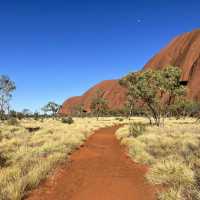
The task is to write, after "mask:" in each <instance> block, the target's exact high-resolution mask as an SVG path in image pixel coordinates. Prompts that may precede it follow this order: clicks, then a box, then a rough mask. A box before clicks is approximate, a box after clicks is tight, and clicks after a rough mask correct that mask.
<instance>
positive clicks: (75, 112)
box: [72, 104, 85, 117]
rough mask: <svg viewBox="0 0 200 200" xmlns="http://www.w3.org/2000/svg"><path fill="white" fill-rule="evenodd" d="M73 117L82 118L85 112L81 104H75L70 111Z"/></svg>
mask: <svg viewBox="0 0 200 200" xmlns="http://www.w3.org/2000/svg"><path fill="white" fill-rule="evenodd" d="M72 113H73V115H74V116H76V117H84V116H85V110H84V106H83V104H77V105H75V106H74V107H73V111H72Z"/></svg>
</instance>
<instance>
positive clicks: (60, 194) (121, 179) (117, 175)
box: [27, 127, 156, 200]
mask: <svg viewBox="0 0 200 200" xmlns="http://www.w3.org/2000/svg"><path fill="white" fill-rule="evenodd" d="M116 130H117V127H111V128H103V129H100V130H98V131H96V132H95V134H93V135H92V136H91V137H90V138H89V139H88V140H87V142H86V143H85V145H84V146H83V147H82V148H80V150H78V151H76V152H74V153H73V154H72V156H71V158H70V162H67V163H66V165H63V166H62V167H61V168H60V169H58V170H57V172H56V173H55V174H54V175H53V176H52V177H50V178H49V179H47V181H45V182H44V183H42V184H41V185H40V186H39V188H38V189H36V190H34V191H33V192H32V193H31V194H30V195H29V197H27V200H155V199H156V198H155V190H154V188H153V187H152V186H150V185H148V184H147V182H146V180H145V178H144V175H145V173H146V172H147V168H146V167H144V166H141V165H139V164H136V163H134V162H132V161H131V160H130V158H128V157H127V156H126V154H125V150H124V148H122V147H121V146H120V144H119V142H118V141H117V139H116V137H115V135H114V133H115V131H116Z"/></svg>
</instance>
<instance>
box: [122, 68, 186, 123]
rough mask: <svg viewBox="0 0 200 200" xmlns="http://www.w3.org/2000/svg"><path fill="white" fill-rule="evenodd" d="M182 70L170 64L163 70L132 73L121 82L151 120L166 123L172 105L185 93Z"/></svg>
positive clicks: (129, 96)
mask: <svg viewBox="0 0 200 200" xmlns="http://www.w3.org/2000/svg"><path fill="white" fill-rule="evenodd" d="M180 76H181V70H180V69H179V68H177V67H173V66H168V67H166V68H165V69H163V70H144V71H140V72H136V73H130V74H129V75H127V76H126V77H124V78H123V79H122V80H121V81H120V84H122V85H124V86H125V87H126V88H127V89H128V94H127V95H128V98H130V99H132V100H133V101H134V104H136V105H140V107H141V108H142V110H143V112H144V114H145V115H146V116H147V117H148V118H149V120H150V122H152V121H154V123H155V124H156V125H157V126H160V125H161V124H164V118H165V117H166V116H167V114H168V112H169V108H170V106H171V105H172V104H173V103H174V101H175V100H176V99H177V98H179V97H180V96H182V95H184V94H185V88H184V86H182V85H181V83H180Z"/></svg>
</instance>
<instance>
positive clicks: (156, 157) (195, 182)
mask: <svg viewBox="0 0 200 200" xmlns="http://www.w3.org/2000/svg"><path fill="white" fill-rule="evenodd" d="M132 120H133V121H134V122H138V118H135V119H134V118H133V119H132ZM139 121H140V122H142V123H144V124H146V120H145V119H143V121H142V120H141V119H140V120H139ZM116 136H117V138H118V139H120V140H121V143H122V144H123V145H126V146H127V147H128V152H129V155H130V157H131V158H132V159H133V160H135V161H137V162H139V163H143V164H148V165H150V171H149V173H148V174H147V179H148V181H149V182H151V183H153V184H160V185H163V186H165V187H166V188H168V190H167V191H165V192H163V193H161V194H159V195H158V198H159V199H161V200H173V199H174V200H175V199H177V200H179V199H180V200H197V199H198V200H199V199H200V124H199V123H195V119H192V118H187V119H182V120H175V119H167V120H166V123H165V126H164V127H155V126H148V127H147V128H146V131H145V132H144V133H143V134H142V135H139V136H138V137H133V136H130V134H129V126H128V125H126V126H124V127H123V128H120V129H119V130H118V131H117V133H116Z"/></svg>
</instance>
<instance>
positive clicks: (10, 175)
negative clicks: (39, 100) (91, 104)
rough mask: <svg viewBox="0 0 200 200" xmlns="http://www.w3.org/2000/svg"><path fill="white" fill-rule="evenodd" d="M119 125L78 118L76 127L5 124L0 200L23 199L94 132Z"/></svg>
mask: <svg viewBox="0 0 200 200" xmlns="http://www.w3.org/2000/svg"><path fill="white" fill-rule="evenodd" d="M115 123H116V124H119V121H117V120H115V119H114V118H106V120H104V119H103V118H101V119H99V120H98V121H97V120H96V119H95V118H84V119H78V118H77V119H74V123H73V124H65V123H62V121H59V120H52V119H45V120H44V121H43V122H41V121H35V120H32V119H28V120H22V121H20V122H19V123H16V124H15V125H13V124H10V123H9V124H8V123H4V124H1V125H0V159H1V160H0V164H1V165H0V200H20V199H22V197H23V196H24V194H25V193H26V192H27V191H29V190H31V189H33V188H35V187H36V186H37V185H38V184H39V182H40V181H41V180H43V179H45V178H46V177H47V175H48V174H49V172H51V171H52V169H54V168H55V167H56V166H57V165H58V164H59V163H61V162H63V161H65V160H66V159H67V157H68V155H69V154H70V153H71V152H72V151H73V150H74V149H76V148H78V147H79V146H80V145H81V144H82V143H83V142H84V141H85V140H86V138H87V137H88V136H89V135H90V134H91V133H92V132H93V131H94V130H96V129H99V128H100V127H105V126H112V125H114V124H115ZM30 130H31V131H30ZM32 130H33V131H32ZM1 161H2V162H1Z"/></svg>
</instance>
